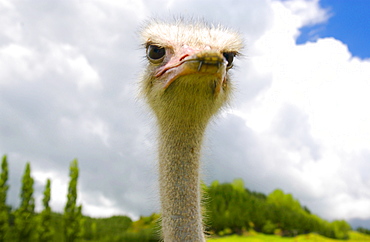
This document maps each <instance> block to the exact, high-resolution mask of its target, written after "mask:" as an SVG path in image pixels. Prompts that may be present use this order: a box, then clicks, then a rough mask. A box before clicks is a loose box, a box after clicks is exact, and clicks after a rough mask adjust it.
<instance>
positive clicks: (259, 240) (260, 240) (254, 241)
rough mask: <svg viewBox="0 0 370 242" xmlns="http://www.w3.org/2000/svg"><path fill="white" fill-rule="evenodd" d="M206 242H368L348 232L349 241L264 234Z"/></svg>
mask: <svg viewBox="0 0 370 242" xmlns="http://www.w3.org/2000/svg"><path fill="white" fill-rule="evenodd" d="M207 241H208V242H265V241H276V242H303V241H315V242H341V241H343V242H361V241H370V236H369V235H364V234H361V233H358V232H354V231H352V232H350V239H349V240H335V239H329V238H326V237H323V236H320V235H317V234H306V235H299V236H297V237H294V238H284V237H280V236H275V235H264V234H255V235H251V236H236V235H233V236H228V237H222V238H213V239H209V240H207Z"/></svg>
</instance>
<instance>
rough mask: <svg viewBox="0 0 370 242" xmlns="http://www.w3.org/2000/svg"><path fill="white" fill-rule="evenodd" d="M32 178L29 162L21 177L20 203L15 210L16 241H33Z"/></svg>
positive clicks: (33, 202) (33, 203)
mask: <svg viewBox="0 0 370 242" xmlns="http://www.w3.org/2000/svg"><path fill="white" fill-rule="evenodd" d="M33 183H34V181H33V178H32V177H31V166H30V163H27V164H26V169H25V171H24V175H23V178H22V189H21V196H20V197H21V205H20V206H19V208H18V210H17V211H16V212H15V228H16V230H17V236H18V241H22V242H27V241H35V238H34V235H35V233H34V231H35V227H36V226H35V199H34V198H33Z"/></svg>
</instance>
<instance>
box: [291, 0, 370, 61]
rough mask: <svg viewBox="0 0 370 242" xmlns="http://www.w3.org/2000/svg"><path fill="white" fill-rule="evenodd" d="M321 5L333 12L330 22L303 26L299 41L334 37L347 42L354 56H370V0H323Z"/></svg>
mask: <svg viewBox="0 0 370 242" xmlns="http://www.w3.org/2000/svg"><path fill="white" fill-rule="evenodd" d="M320 5H321V6H322V7H323V8H324V9H328V10H329V13H330V14H331V17H330V18H329V20H328V22H326V23H322V24H319V25H314V26H306V27H303V28H302V29H301V31H302V34H301V35H300V36H299V38H298V39H297V43H298V44H301V43H305V42H306V41H312V40H315V39H317V38H318V37H321V38H323V37H334V38H336V39H338V40H340V41H342V42H343V43H345V44H346V45H347V46H348V48H349V50H350V51H351V53H352V54H353V55H354V56H357V57H360V58H370V1H369V0H352V1H348V0H321V1H320Z"/></svg>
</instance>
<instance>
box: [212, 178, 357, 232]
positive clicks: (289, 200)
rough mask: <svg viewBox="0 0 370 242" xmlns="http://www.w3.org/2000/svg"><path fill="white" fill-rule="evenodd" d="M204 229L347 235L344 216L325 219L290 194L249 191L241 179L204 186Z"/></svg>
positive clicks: (214, 230)
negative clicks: (206, 222) (336, 218)
mask: <svg viewBox="0 0 370 242" xmlns="http://www.w3.org/2000/svg"><path fill="white" fill-rule="evenodd" d="M205 190H206V194H207V200H208V202H206V204H207V209H206V211H208V214H207V216H206V217H208V220H209V221H208V224H209V227H208V230H209V231H211V233H216V234H220V235H223V234H232V233H237V234H243V233H245V232H247V231H249V230H251V229H253V230H255V231H257V232H261V233H265V234H277V235H282V236H296V235H299V234H307V233H318V234H321V235H323V236H326V237H329V238H335V239H348V238H349V234H348V232H349V231H350V230H351V226H350V225H349V224H348V223H347V222H346V221H344V220H336V221H333V222H328V221H326V220H324V219H322V218H320V217H318V216H317V215H314V214H312V213H311V212H310V210H309V209H308V208H307V207H305V206H301V204H300V203H299V201H298V200H296V199H294V198H293V196H292V195H291V194H285V193H284V192H283V191H282V190H279V189H277V190H275V191H273V192H272V193H270V194H269V195H268V196H266V195H264V194H262V193H257V192H251V191H249V190H248V189H246V188H245V187H244V183H243V181H242V180H241V179H236V180H234V182H232V183H227V184H220V183H219V182H218V181H214V182H213V183H212V184H211V185H210V186H209V187H206V188H205Z"/></svg>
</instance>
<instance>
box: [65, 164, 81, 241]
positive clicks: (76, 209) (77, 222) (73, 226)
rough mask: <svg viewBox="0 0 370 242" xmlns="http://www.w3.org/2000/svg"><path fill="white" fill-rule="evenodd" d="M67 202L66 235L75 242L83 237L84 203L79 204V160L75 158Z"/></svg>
mask: <svg viewBox="0 0 370 242" xmlns="http://www.w3.org/2000/svg"><path fill="white" fill-rule="evenodd" d="M69 176H70V181H69V186H68V195H67V204H66V206H65V208H64V235H65V238H66V241H67V242H74V241H76V240H77V239H79V238H80V237H81V223H82V205H80V206H77V179H78V162H77V160H76V159H75V160H73V161H72V163H71V166H70V172H69Z"/></svg>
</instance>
